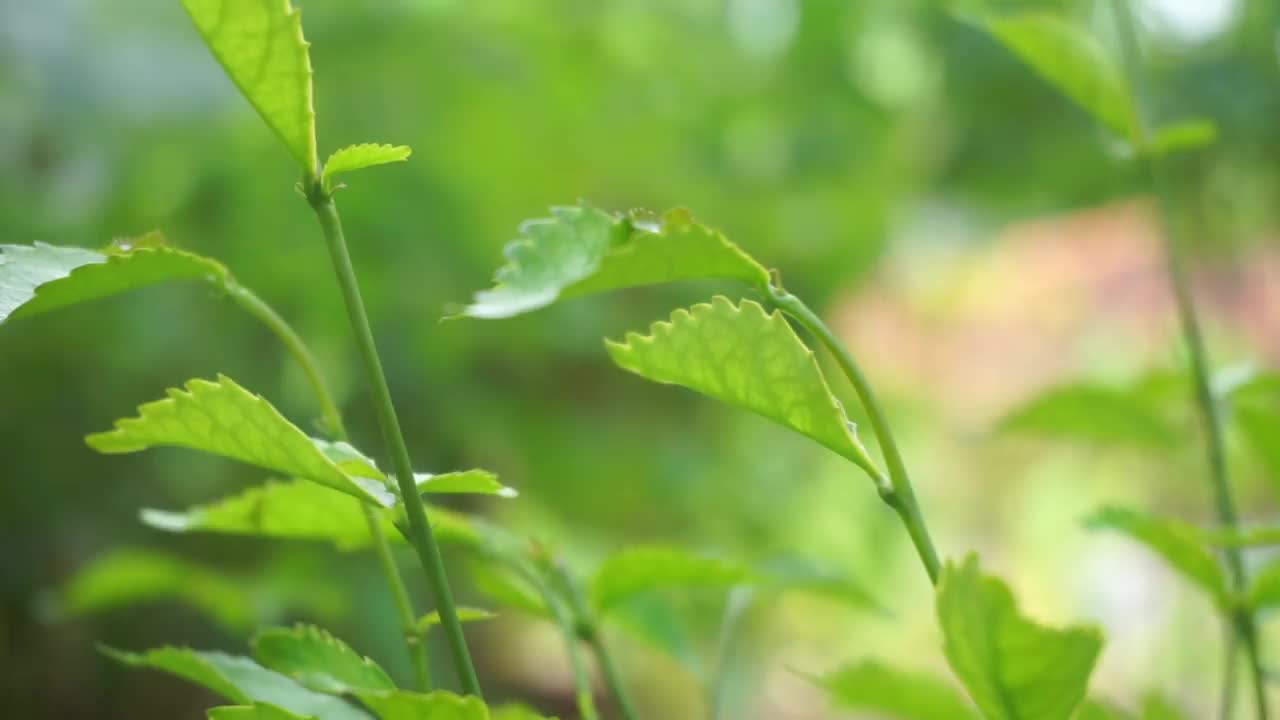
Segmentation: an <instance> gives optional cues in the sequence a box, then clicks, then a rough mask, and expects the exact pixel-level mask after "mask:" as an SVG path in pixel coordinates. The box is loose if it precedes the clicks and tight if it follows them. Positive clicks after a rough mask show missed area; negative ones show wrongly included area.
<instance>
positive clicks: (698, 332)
mask: <svg viewBox="0 0 1280 720" xmlns="http://www.w3.org/2000/svg"><path fill="white" fill-rule="evenodd" d="M606 345H607V347H608V349H609V354H610V355H611V356H613V360H614V362H616V363H617V364H618V365H619V366H621V367H622V368H624V369H626V370H630V371H631V372H634V373H636V374H637V375H640V376H641V377H644V378H647V379H649V380H653V381H654V382H660V383H668V384H672V385H682V386H684V387H687V388H689V389H691V390H696V391H698V392H700V393H702V394H704V395H708V396H710V397H713V398H715V399H717V400H720V401H722V402H726V403H728V404H730V405H736V406H738V407H741V408H745V409H747V410H751V411H754V412H756V413H759V414H761V415H763V416H765V417H767V418H769V419H770V420H773V421H774V422H777V423H779V424H781V425H784V426H786V427H789V428H791V429H792V430H795V431H796V432H799V433H801V434H802V435H807V436H809V437H810V438H812V439H814V440H816V441H817V442H818V443H820V444H822V445H824V446H826V447H828V448H830V449H831V450H834V451H835V452H837V453H839V454H840V455H843V456H844V457H846V458H848V459H849V460H851V461H853V462H854V463H855V464H857V465H858V466H859V467H862V468H863V469H865V470H867V471H868V472H870V473H872V474H877V471H876V470H875V467H874V465H873V464H872V462H871V460H870V458H869V457H868V456H867V453H866V450H865V449H864V448H863V446H862V444H861V442H859V441H858V439H857V436H856V435H855V434H854V430H853V424H852V423H851V422H850V421H849V419H848V417H847V416H846V415H845V412H844V408H843V407H842V406H841V404H840V401H839V400H837V399H836V398H835V396H834V395H832V394H831V389H830V388H829V387H828V386H827V381H826V378H824V377H823V375H822V371H821V370H820V369H819V368H818V363H817V361H816V360H815V359H814V355H813V351H811V350H810V349H809V348H808V347H806V346H805V344H804V343H803V342H802V341H801V340H800V338H799V337H798V336H797V335H796V333H795V330H793V329H792V327H791V325H789V324H788V323H787V321H786V320H785V319H783V317H782V314H781V313H779V312H773V313H766V312H765V311H764V308H762V307H761V306H760V305H759V304H758V303H755V302H752V301H750V300H743V301H742V304H741V306H735V305H734V304H733V303H732V302H730V301H729V300H728V299H727V298H725V297H723V296H716V297H715V298H713V299H712V301H711V302H710V303H709V304H707V303H703V304H699V305H694V306H693V307H692V308H690V309H689V310H677V311H675V312H674V313H672V315H671V321H670V322H657V323H654V324H653V326H652V327H651V328H650V329H649V334H648V335H640V334H639V333H627V336H626V340H625V341H624V342H614V341H608V342H606Z"/></svg>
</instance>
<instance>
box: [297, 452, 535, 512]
mask: <svg viewBox="0 0 1280 720" xmlns="http://www.w3.org/2000/svg"><path fill="white" fill-rule="evenodd" d="M311 442H313V443H315V445H316V447H318V448H319V449H320V451H321V452H322V453H324V455H325V457H327V458H329V459H330V460H332V461H333V462H334V464H335V465H337V466H338V467H339V468H340V469H341V470H342V471H343V472H345V473H347V474H348V475H353V476H356V477H361V478H368V479H370V480H378V481H379V482H380V483H385V482H386V481H387V480H388V478H387V476H386V474H384V473H383V472H382V471H381V470H379V469H378V466H377V463H375V462H374V461H373V459H372V458H370V457H369V456H368V455H365V454H364V453H362V452H360V451H359V450H357V449H356V448H355V447H354V446H353V445H351V444H350V443H347V442H330V441H328V440H321V439H319V438H312V439H311ZM413 479H414V482H415V483H417V486H418V492H419V493H436V494H442V495H443V494H470V495H497V496H498V497H502V498H513V497H516V496H518V495H519V493H518V492H516V491H515V489H514V488H509V487H507V486H506V485H503V484H502V483H501V482H498V476H497V475H495V474H493V473H491V472H489V471H488V470H479V469H472V470H460V471H457V472H447V473H438V474H433V473H414V474H413ZM390 489H391V491H392V493H393V494H395V495H397V496H398V495H399V492H398V490H399V488H398V486H390Z"/></svg>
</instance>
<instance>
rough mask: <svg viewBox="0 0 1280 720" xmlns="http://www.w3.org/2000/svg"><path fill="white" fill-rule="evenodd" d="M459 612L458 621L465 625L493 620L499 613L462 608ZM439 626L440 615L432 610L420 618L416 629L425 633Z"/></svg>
mask: <svg viewBox="0 0 1280 720" xmlns="http://www.w3.org/2000/svg"><path fill="white" fill-rule="evenodd" d="M457 610H458V621H459V622H464V623H465V622H479V621H481V620H492V619H493V618H496V617H498V615H497V613H493V612H490V611H488V610H481V609H480V608H472V607H460V608H458V609H457ZM439 624H440V613H439V612H438V611H436V610H432V611H431V612H429V613H427V614H426V615H423V616H422V617H420V618H418V624H417V625H415V626H414V627H415V628H416V629H417V631H418V632H420V633H424V632H427V631H428V630H430V629H431V628H433V627H435V626H437V625H439Z"/></svg>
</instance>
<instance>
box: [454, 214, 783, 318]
mask: <svg viewBox="0 0 1280 720" xmlns="http://www.w3.org/2000/svg"><path fill="white" fill-rule="evenodd" d="M551 212H552V217H551V218H548V219H543V220H531V221H528V222H526V223H525V224H524V225H523V226H521V228H520V237H519V238H518V239H517V240H515V241H513V242H511V243H510V244H509V245H507V248H506V251H505V253H504V254H505V255H506V257H507V260H508V263H507V265H505V266H504V267H502V268H501V269H499V270H498V272H497V274H496V275H495V276H494V283H495V284H494V287H493V288H492V289H490V290H484V291H481V292H478V293H476V295H475V299H474V301H473V302H472V304H471V305H468V306H467V307H466V308H464V309H463V310H462V314H464V315H469V316H471V317H476V318H504V317H510V316H512V315H519V314H521V313H526V312H529V311H532V310H536V309H538V308H541V307H545V306H547V305H550V304H551V303H553V302H555V301H556V300H557V299H567V298H572V297H577V296H580V295H587V294H590V293H597V292H605V291H608V290H617V289H621V288H628V287H636V286H640V285H652V284H656V283H667V282H674V281H677V280H688V279H694V278H722V279H733V280H741V281H742V282H745V283H747V284H748V285H751V286H753V287H764V286H766V285H768V283H769V273H768V271H767V270H765V268H764V267H762V266H761V265H760V264H759V263H757V262H756V261H755V260H753V259H751V257H750V256H748V255H747V254H746V253H744V252H743V251H742V250H741V249H739V248H738V246H736V245H734V244H733V243H731V242H729V241H728V240H727V239H726V238H725V237H724V235H722V234H721V233H720V232H718V231H716V230H713V229H711V228H708V227H706V226H704V225H701V224H699V223H697V222H695V221H694V219H693V216H692V215H690V214H689V212H688V211H687V210H672V211H670V212H668V213H667V214H666V215H664V216H663V218H662V220H661V222H659V223H651V222H647V221H642V220H638V219H627V220H620V219H618V218H615V217H613V216H611V215H609V214H607V213H604V212H601V211H600V210H596V209H595V208H591V207H588V206H585V205H583V206H579V207H560V208H552V211H551Z"/></svg>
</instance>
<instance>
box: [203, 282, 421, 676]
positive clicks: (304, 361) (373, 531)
mask: <svg viewBox="0 0 1280 720" xmlns="http://www.w3.org/2000/svg"><path fill="white" fill-rule="evenodd" d="M222 289H223V290H224V291H225V292H226V293H227V296H228V297H230V298H231V299H232V301H233V302H235V304H236V305H238V306H239V307H240V308H241V309H242V310H244V311H245V312H247V313H248V314H250V315H252V316H253V317H255V318H257V319H258V320H259V321H260V322H262V324H263V325H266V326H267V328H268V329H269V330H271V332H272V333H274V334H275V336H276V338H277V339H279V340H280V342H281V344H283V345H284V346H285V348H286V349H287V350H288V351H289V354H290V355H292V356H293V359H294V361H295V362H297V363H298V366H299V367H301V368H302V372H303V374H304V375H306V377H307V384H309V385H310V386H311V392H312V393H313V394H314V395H315V397H316V402H318V403H319V404H320V412H321V414H322V415H323V417H324V424H325V429H326V431H327V432H328V434H329V435H330V436H331V437H333V438H335V439H337V440H346V439H347V430H346V427H345V426H344V425H343V423H342V412H341V411H339V410H338V404H337V403H336V402H334V399H333V393H331V392H329V386H328V384H326V383H325V381H324V375H323V374H321V372H320V364H319V363H317V362H316V359H315V356H313V355H312V354H311V350H310V349H309V348H308V347H307V344H306V343H305V342H303V340H302V338H301V337H300V336H299V335H298V333H297V332H295V331H294V329H293V327H292V326H290V325H289V323H288V322H286V321H285V319H284V318H282V317H280V314H279V313H277V312H276V311H275V309H274V308H272V307H271V306H270V305H268V304H267V303H265V302H264V301H263V300H262V298H260V297H258V296H257V295H255V294H254V293H253V291H251V290H249V289H248V288H246V287H244V286H242V285H240V284H238V283H236V282H235V281H234V280H231V279H230V278H228V279H226V280H225V282H224V283H223V286H222ZM357 503H358V504H359V505H360V510H361V511H362V512H363V513H364V519H365V523H367V524H368V526H369V537H370V538H372V539H373V549H374V552H375V553H377V555H378V560H379V564H380V565H381V567H382V574H383V577H384V578H385V579H386V581H387V587H388V589H390V590H391V596H392V600H393V601H394V602H395V605H396V613H397V614H398V615H399V618H400V626H401V630H402V631H403V633H404V639H405V648H406V650H408V652H409V659H410V661H411V662H412V663H413V668H414V675H415V677H416V678H417V681H418V688H419V689H421V690H422V691H423V692H426V691H428V690H430V689H431V665H430V663H429V661H428V659H427V648H426V644H425V643H424V642H423V639H422V638H421V637H419V636H418V633H417V627H416V625H417V617H416V615H415V613H414V612H413V603H412V601H411V600H410V599H409V591H408V589H407V588H406V587H405V585H404V579H403V578H402V577H400V569H399V568H398V567H396V563H395V558H393V557H392V555H391V546H390V545H389V544H388V543H387V536H386V533H384V532H383V530H382V523H380V522H379V520H378V516H377V514H376V513H375V512H374V510H373V508H371V507H369V506H368V505H366V504H364V503H362V502H359V501H357Z"/></svg>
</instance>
